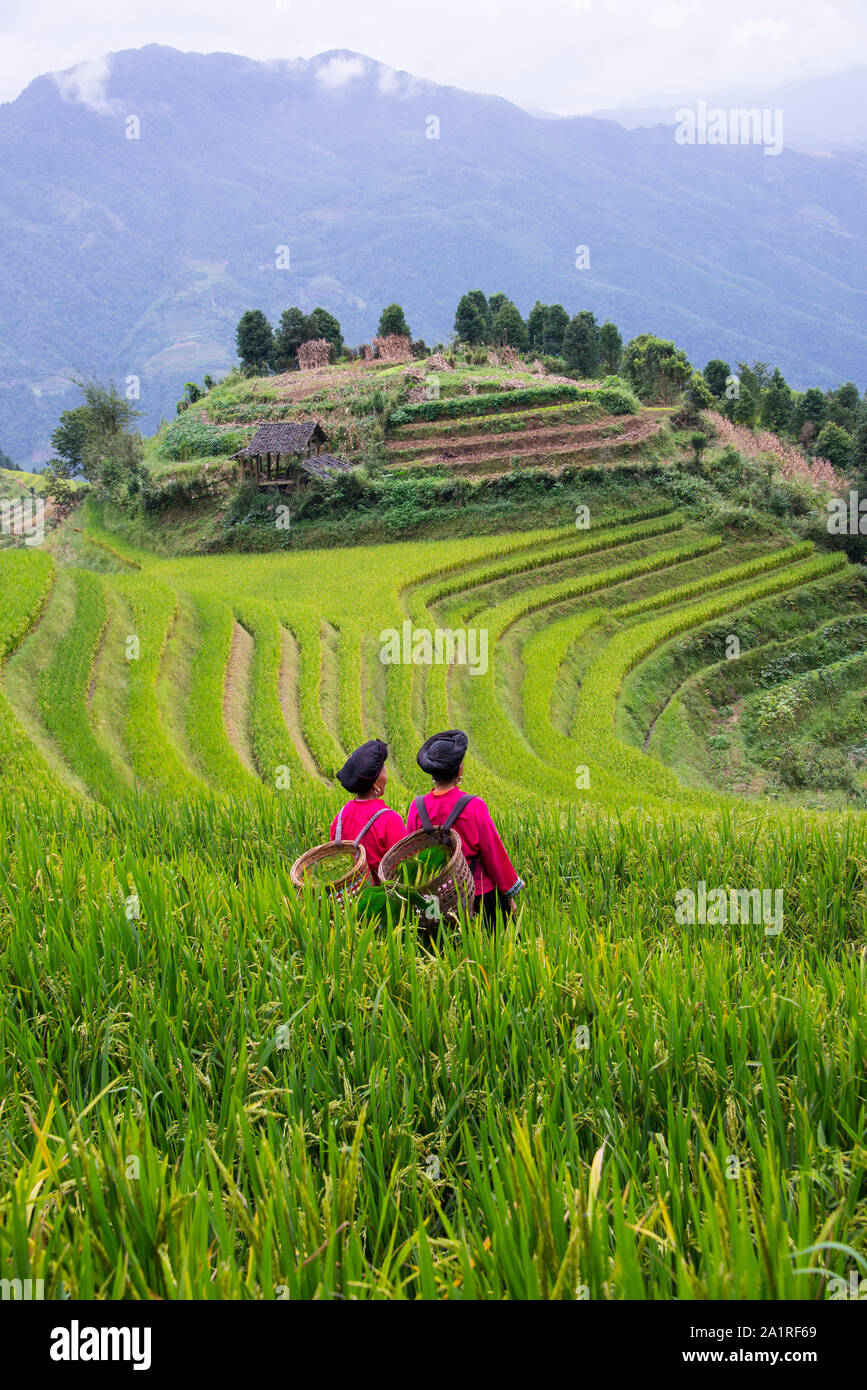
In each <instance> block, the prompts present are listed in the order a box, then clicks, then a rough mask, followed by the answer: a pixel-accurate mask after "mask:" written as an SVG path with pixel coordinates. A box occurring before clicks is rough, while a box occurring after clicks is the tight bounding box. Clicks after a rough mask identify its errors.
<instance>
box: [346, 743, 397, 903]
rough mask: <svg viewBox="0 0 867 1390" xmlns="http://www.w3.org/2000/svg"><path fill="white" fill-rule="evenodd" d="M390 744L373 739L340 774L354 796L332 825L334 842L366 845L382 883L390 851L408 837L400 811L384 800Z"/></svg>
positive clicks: (351, 757)
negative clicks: (384, 860) (383, 866)
mask: <svg viewBox="0 0 867 1390" xmlns="http://www.w3.org/2000/svg"><path fill="white" fill-rule="evenodd" d="M387 757H388V744H387V743H383V741H382V739H380V738H372V739H370V741H369V742H368V743H363V744H362V745H361V747H360V748H356V750H355V752H354V753H351V754H350V755H349V757H348V758H347V759H346V762H345V763H344V764H343V767H342V768H341V769H340V771H339V772H338V774H337V779H338V781H339V782H340V784H341V786H343V787H345V788H346V790H347V791H348V792H352V793H353V794H354V799H353V800H352V801H347V803H346V805H345V806H344V807H343V808H342V809H341V810H340V812H339V813H338V815H336V816H335V817H334V820H333V821H332V822H331V839H332V840H355V841H356V842H357V843H358V844H363V845H364V852H365V854H366V855H367V862H368V864H369V865H370V872H371V874H372V875H373V881H374V883H378V882H379V866H380V863H381V862H382V857H383V855H384V854H385V852H386V850H388V849H391V847H392V845H396V844H397V842H398V840H402V839H403V837H404V835H405V834H406V826H405V825H404V823H403V820H402V819H401V817H400V816H399V815H398V814H397V811H393V810H392V809H391V807H390V806H387V805H386V803H385V802H384V801H383V799H382V794H383V792H384V791H385V784H386V782H387V781H388V774H387V773H386V770H385V760H386V758H387Z"/></svg>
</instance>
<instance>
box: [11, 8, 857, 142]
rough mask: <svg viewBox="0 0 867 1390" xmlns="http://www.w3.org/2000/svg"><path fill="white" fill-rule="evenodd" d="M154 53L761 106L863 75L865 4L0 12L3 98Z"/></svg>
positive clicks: (535, 105) (524, 100)
mask: <svg viewBox="0 0 867 1390" xmlns="http://www.w3.org/2000/svg"><path fill="white" fill-rule="evenodd" d="M146 43H163V44H170V45H172V46H173V47H175V48H180V49H193V50H196V51H199V52H205V53H207V52H213V51H223V52H230V53H240V54H245V55H247V56H249V57H252V58H310V57H312V56H313V55H314V54H316V53H322V52H324V51H325V50H327V49H331V48H349V49H354V50H356V51H357V52H360V53H366V54H368V55H369V56H370V57H372V58H377V59H379V60H380V62H383V63H387V64H389V65H390V66H391V67H395V68H402V69H405V70H406V71H408V72H411V73H414V74H415V75H417V76H419V77H427V78H430V79H431V80H433V81H435V82H444V83H451V84H454V85H455V86H459V87H466V88H469V89H471V90H473V91H482V92H496V93H497V94H498V95H500V96H505V97H508V98H509V99H510V100H512V101H515V102H517V103H518V104H519V105H521V106H524V107H527V108H530V109H539V110H547V111H555V112H559V113H561V114H569V113H578V112H583V111H592V110H595V109H598V108H600V107H611V106H640V105H654V104H657V103H661V104H665V103H667V102H669V101H670V100H677V99H679V98H681V97H683V98H685V99H687V100H694V99H698V98H699V97H701V96H703V95H706V96H707V97H708V98H709V99H710V100H717V101H719V100H725V99H726V98H727V97H728V95H729V93H730V94H731V97H732V99H736V98H737V97H739V96H740V94H741V93H742V92H747V93H750V94H751V93H754V92H755V93H760V92H761V90H762V87H763V85H764V84H765V83H771V84H774V85H777V84H778V83H779V82H781V81H785V80H788V79H794V78H798V77H806V76H825V75H829V74H833V73H836V72H840V71H843V70H845V69H846V68H849V67H852V66H854V65H856V64H862V63H867V0H430V2H429V3H428V0H415V3H412V0H309V2H308V0H242V3H239V2H238V0H0V100H2V101H9V100H11V99H12V98H14V97H15V96H17V95H18V93H19V92H20V91H21V89H22V88H23V87H25V86H26V85H27V83H28V82H29V81H30V80H31V79H32V78H34V77H36V76H38V75H39V74H40V73H44V72H52V71H57V70H58V69H63V68H69V67H71V66H72V65H73V64H75V63H79V62H81V61H82V60H84V59H89V58H95V57H98V56H100V55H101V54H104V53H108V52H112V51H114V50H117V49H123V48H139V47H141V46H142V45H143V44H146Z"/></svg>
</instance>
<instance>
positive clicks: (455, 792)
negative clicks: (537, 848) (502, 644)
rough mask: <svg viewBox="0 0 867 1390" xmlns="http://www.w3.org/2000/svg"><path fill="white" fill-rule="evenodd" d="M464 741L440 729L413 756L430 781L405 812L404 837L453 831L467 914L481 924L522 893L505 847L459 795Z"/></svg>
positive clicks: (458, 732)
mask: <svg viewBox="0 0 867 1390" xmlns="http://www.w3.org/2000/svg"><path fill="white" fill-rule="evenodd" d="M466 751H467V736H466V734H465V733H464V732H463V730H462V729H446V730H445V731H444V732H443V733H440V734H433V735H432V737H431V738H429V739H428V740H427V741H426V742H425V743H423V744H422V746H421V748H420V749H419V750H418V754H417V757H416V762H417V763H418V765H419V767H420V768H421V769H422V771H423V772H427V773H429V774H430V776H431V777H432V778H433V788H432V790H431V791H429V792H428V794H427V796H417V797H416V799H415V801H414V802H413V803H412V805H411V806H410V808H409V814H408V815H407V818H406V832H407V834H408V835H411V834H412V832H413V831H414V830H432V829H433V828H434V826H438V825H442V826H446V827H451V826H454V828H455V830H456V831H457V833H458V835H459V836H460V839H461V844H462V846H463V851H464V854H465V856H466V858H467V862H468V863H469V866H470V868H471V869H472V872H473V880H474V884H475V892H476V896H475V902H474V904H473V911H474V912H476V913H481V916H482V920H483V921H485V922H488V923H492V922H494V921H496V916H497V908H498V906H499V907H500V908H501V910H502V911H503V912H505V913H509V912H514V910H515V897H516V895H517V894H518V893H519V892H520V891H521V889H522V888H523V887H524V883H523V880H522V879H521V878H519V877H518V874H517V873H516V872H515V868H514V865H513V864H512V861H511V859H510V858H509V856H508V854H507V853H506V850H505V846H504V845H503V842H502V840H501V839H500V837H499V835H498V833H497V827H496V826H495V825H494V822H493V820H492V819H491V813H490V811H489V810H488V808H487V806H486V805H485V803H484V801H482V799H481V797H479V796H471V795H467V794H465V793H463V792H461V789H460V781H461V778H462V776H463V772H464V754H465V753H466Z"/></svg>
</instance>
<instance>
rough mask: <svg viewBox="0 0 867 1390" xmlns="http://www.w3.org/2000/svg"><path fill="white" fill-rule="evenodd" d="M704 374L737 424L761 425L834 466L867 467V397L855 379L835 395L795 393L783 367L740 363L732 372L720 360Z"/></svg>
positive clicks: (715, 398) (816, 390) (812, 391)
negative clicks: (781, 368)
mask: <svg viewBox="0 0 867 1390" xmlns="http://www.w3.org/2000/svg"><path fill="white" fill-rule="evenodd" d="M703 375H704V379H705V382H706V383H707V387H708V390H709V391H710V394H711V396H712V398H713V403H714V404H715V405H716V406H717V407H718V408H719V409H721V410H722V411H723V413H724V414H725V415H727V416H728V418H729V419H730V420H732V421H733V422H734V423H735V424H736V425H748V426H751V427H754V426H756V425H763V426H764V427H765V428H766V429H769V430H773V431H774V433H775V434H779V435H781V436H782V437H783V438H788V439H790V440H792V441H793V442H796V443H798V444H800V445H801V447H802V448H804V449H807V450H808V451H809V452H811V453H813V454H815V455H817V456H818V457H820V458H826V459H828V460H829V461H830V462H831V463H832V464H833V465H834V467H835V468H839V469H847V468H850V467H852V466H853V465H855V466H857V467H859V468H860V469H863V468H865V467H867V395H865V396H864V397H863V398H862V396H861V393H860V391H859V390H858V387H857V386H856V385H855V383H854V382H853V381H847V382H845V383H844V384H843V385H842V386H838V387H837V389H836V391H822V390H820V389H819V387H817V386H811V387H810V388H809V389H808V390H806V391H795V390H794V389H793V388H792V387H791V386H789V384H788V382H787V381H786V379H785V377H784V376H783V374H782V372H781V371H780V369H779V367H775V368H774V369H773V371H772V370H771V368H770V366H769V365H768V363H767V362H753V363H752V365H750V364H748V363H746V362H739V363H738V366H737V371H736V372H733V371H732V369H731V367H730V366H729V364H728V362H724V361H722V359H721V358H714V359H713V360H712V361H711V362H708V364H707V366H706V367H705V369H704V373H703Z"/></svg>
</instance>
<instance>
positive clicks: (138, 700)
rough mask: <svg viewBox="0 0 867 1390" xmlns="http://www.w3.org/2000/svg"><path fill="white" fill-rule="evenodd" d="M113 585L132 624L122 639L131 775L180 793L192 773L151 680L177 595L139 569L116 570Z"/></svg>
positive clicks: (187, 787) (187, 786) (156, 787)
mask: <svg viewBox="0 0 867 1390" xmlns="http://www.w3.org/2000/svg"><path fill="white" fill-rule="evenodd" d="M111 584H112V587H113V588H114V589H116V590H117V591H118V592H119V593H121V594H122V595H123V596H124V598H125V599H126V602H127V603H128V604H129V608H130V613H131V616H132V630H131V632H130V634H129V638H128V639H127V647H128V651H127V654H126V661H127V670H128V673H129V708H128V713H127V721H126V746H127V749H128V751H129V757H130V761H131V764H132V768H133V771H134V773H135V775H136V777H137V778H138V779H139V780H140V781H141V782H143V783H145V785H146V786H148V787H149V788H151V789H152V790H154V791H157V792H163V791H164V792H170V793H173V794H174V795H176V796H183V795H185V794H186V793H187V792H188V791H189V790H190V786H191V782H193V783H195V782H196V781H197V780H198V779H196V778H195V777H194V775H193V774H192V773H191V771H190V769H189V768H187V767H186V766H185V765H184V763H183V761H182V759H181V758H180V756H179V754H178V751H177V749H176V748H175V747H174V745H173V744H172V743H171V742H170V741H169V739H168V738H167V736H166V733H165V730H164V728H163V727H162V720H161V718H160V712H159V706H158V703H157V692H156V682H157V677H158V675H159V670H160V665H161V663H162V658H163V653H164V651H165V646H166V641H167V638H168V634H169V629H170V627H171V625H172V622H173V621H174V618H175V615H176V613H177V596H176V595H175V593H174V591H173V590H172V589H170V588H169V586H168V585H167V584H162V583H160V581H159V580H158V579H155V578H152V577H151V576H147V577H146V578H145V577H144V576H141V575H116V576H114V577H113V579H112V580H111Z"/></svg>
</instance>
